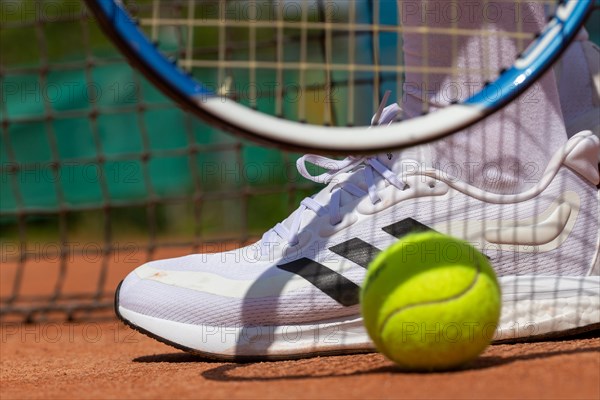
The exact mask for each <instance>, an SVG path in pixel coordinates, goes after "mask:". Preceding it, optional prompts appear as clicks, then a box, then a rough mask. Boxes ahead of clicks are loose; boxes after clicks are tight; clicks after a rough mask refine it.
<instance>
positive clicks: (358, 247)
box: [277, 218, 432, 307]
mask: <svg viewBox="0 0 600 400" xmlns="http://www.w3.org/2000/svg"><path fill="white" fill-rule="evenodd" d="M382 229H383V231H384V232H386V233H389V234H390V235H392V236H394V237H396V238H397V239H400V238H401V237H403V236H406V235H408V234H409V233H415V232H424V231H429V230H432V229H431V228H430V227H428V226H426V225H423V224H422V223H420V222H419V221H416V220H414V219H412V218H406V219H403V220H402V221H399V222H395V223H393V224H391V225H388V226H385V227H383V228H382ZM329 250H331V251H332V252H334V253H335V254H337V255H339V256H341V257H343V258H345V259H347V260H349V261H352V262H354V263H356V264H358V265H360V266H361V267H363V268H367V266H368V265H369V263H370V262H371V261H373V260H374V259H375V257H376V256H377V255H378V254H379V253H380V252H381V250H380V249H378V248H377V247H375V246H373V245H371V244H369V243H367V242H365V241H363V240H361V239H359V238H352V239H350V240H347V241H345V242H343V243H340V244H337V245H335V246H332V247H330V248H329ZM277 268H280V269H282V270H284V271H288V272H291V273H293V274H296V275H299V276H301V277H303V278H304V279H306V280H307V281H309V282H310V283H312V284H313V285H315V286H316V287H317V288H318V289H319V290H321V291H322V292H323V293H325V294H326V295H328V296H329V297H331V298H332V299H333V300H335V301H337V302H338V303H340V304H341V305H343V306H346V307H349V306H353V305H356V304H358V303H359V293H360V287H359V286H358V285H357V284H356V283H354V282H352V281H351V280H349V279H347V278H345V277H344V276H343V275H341V274H339V273H337V272H335V271H333V270H331V269H329V268H327V267H326V266H324V265H322V264H320V263H318V262H316V261H314V260H311V259H309V258H306V257H303V258H299V259H297V260H294V261H292V262H289V263H286V264H282V265H278V266H277Z"/></svg>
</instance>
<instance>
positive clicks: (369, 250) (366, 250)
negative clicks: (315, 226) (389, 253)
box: [329, 238, 381, 268]
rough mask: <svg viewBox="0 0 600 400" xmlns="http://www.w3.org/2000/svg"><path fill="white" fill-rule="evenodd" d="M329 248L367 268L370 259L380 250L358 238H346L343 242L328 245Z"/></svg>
mask: <svg viewBox="0 0 600 400" xmlns="http://www.w3.org/2000/svg"><path fill="white" fill-rule="evenodd" d="M329 250H331V251H333V252H334V253H335V254H337V255H339V256H341V257H344V258H346V259H348V260H350V261H352V262H354V263H356V264H358V265H360V266H361V267H363V268H367V267H368V266H369V264H370V263H371V261H373V260H374V259H375V257H377V255H378V254H379V253H381V250H379V249H378V248H377V247H375V246H373V245H371V244H369V243H367V242H365V241H362V240H360V239H359V238H353V239H350V240H347V241H345V242H344V243H340V244H337V245H335V246H333V247H330V248H329Z"/></svg>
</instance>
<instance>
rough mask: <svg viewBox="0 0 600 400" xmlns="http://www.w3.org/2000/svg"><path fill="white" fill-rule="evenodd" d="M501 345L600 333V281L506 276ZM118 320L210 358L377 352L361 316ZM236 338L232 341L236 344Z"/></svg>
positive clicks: (128, 316) (122, 311)
mask: <svg viewBox="0 0 600 400" xmlns="http://www.w3.org/2000/svg"><path fill="white" fill-rule="evenodd" d="M499 280H500V285H501V287H502V294H503V296H502V297H503V299H502V304H503V305H502V316H501V319H500V324H499V326H498V327H497V329H496V331H495V334H494V336H493V341H494V342H498V343H506V342H521V341H536V340H544V339H549V338H558V337H564V336H568V335H574V334H579V333H583V332H587V331H593V330H598V329H600V276H589V277H552V276H547V277H542V276H507V277H501V278H500V279H499ZM120 288H121V284H119V287H118V288H117V291H116V294H115V312H116V314H117V316H118V317H119V318H120V319H121V320H122V321H123V322H124V323H125V324H127V325H128V326H130V327H131V328H133V329H134V330H136V331H138V332H141V333H143V334H145V335H147V336H149V337H151V338H153V339H156V340H158V341H160V342H162V343H165V344H167V345H170V346H173V347H175V348H177V349H180V350H183V351H186V352H189V353H192V354H196V355H199V356H202V357H205V358H210V359H215V360H221V361H237V362H244V361H246V362H250V361H260V360H284V359H285V360H289V359H298V358H308V357H314V356H327V355H341V354H356V353H368V352H372V351H374V346H373V343H372V342H371V340H370V339H369V337H368V335H367V333H366V331H365V329H364V326H363V323H362V318H361V317H360V316H351V317H347V319H344V320H339V319H338V320H333V321H325V322H320V323H314V324H305V325H302V324H301V325H282V326H272V327H266V326H263V327H257V326H249V327H213V326H201V325H191V324H184V323H181V322H175V321H168V320H163V319H159V318H155V317H150V316H147V315H143V314H140V313H137V312H134V311H131V310H127V309H126V308H124V307H121V306H119V305H118V304H119V291H120ZM232 339H233V340H232Z"/></svg>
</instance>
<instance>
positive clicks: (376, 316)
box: [361, 232, 501, 370]
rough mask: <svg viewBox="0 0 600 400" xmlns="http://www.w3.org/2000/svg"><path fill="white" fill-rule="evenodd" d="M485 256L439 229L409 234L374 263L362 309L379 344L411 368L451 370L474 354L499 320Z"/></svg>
mask: <svg viewBox="0 0 600 400" xmlns="http://www.w3.org/2000/svg"><path fill="white" fill-rule="evenodd" d="M500 305H501V302H500V288H499V287H498V282H497V280H496V276H495V274H494V271H493V269H492V267H491V266H490V264H489V262H488V260H487V258H486V257H485V256H484V255H483V254H481V253H480V252H479V251H478V250H477V249H475V248H474V247H473V246H471V245H469V244H468V243H466V242H464V241H461V240H457V239H454V238H451V237H449V236H445V235H442V234H439V233H437V232H424V233H416V234H410V235H407V236H405V237H404V238H403V239H401V240H400V241H398V242H397V243H395V244H394V245H392V246H391V247H390V248H388V249H387V250H385V251H383V252H382V253H381V254H379V255H378V256H377V257H376V258H375V260H373V262H372V263H371V265H370V266H369V269H368V271H367V276H366V279H365V282H364V284H363V287H362V289H361V311H362V315H363V319H364V324H365V326H366V329H367V331H368V333H369V335H370V336H371V339H372V340H373V342H374V343H375V346H376V347H377V349H378V350H379V351H380V352H382V353H383V354H385V355H386V356H387V357H388V358H390V359H391V360H393V361H395V362H396V363H397V364H398V365H400V366H401V367H403V368H405V369H409V370H445V369H452V368H456V367H459V366H461V365H462V364H464V363H466V362H468V361H470V360H472V359H474V358H476V357H477V356H478V355H479V354H480V353H481V352H482V351H483V350H484V349H485V348H486V347H487V346H488V345H489V343H490V342H491V339H492V336H493V335H494V332H495V329H496V326H497V324H498V319H499V317H500Z"/></svg>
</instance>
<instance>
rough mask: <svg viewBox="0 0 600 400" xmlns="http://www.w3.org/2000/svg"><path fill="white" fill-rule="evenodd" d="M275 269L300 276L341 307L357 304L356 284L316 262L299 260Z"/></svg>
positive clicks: (306, 259)
mask: <svg viewBox="0 0 600 400" xmlns="http://www.w3.org/2000/svg"><path fill="white" fill-rule="evenodd" d="M277 268H280V269H282V270H284V271H288V272H291V273H293V274H296V275H300V276H301V277H303V278H304V279H306V280H307V281H309V282H310V283H312V284H313V285H315V286H316V287H317V288H318V289H319V290H321V291H322V292H323V293H325V294H326V295H328V296H329V297H331V298H332V299H333V300H335V301H337V302H338V303H340V304H341V305H343V306H346V307H349V306H353V305H356V304H358V303H359V292H360V287H359V286H358V285H357V284H356V283H354V282H352V281H351V280H349V279H348V278H346V277H344V276H342V275H340V274H339V273H337V272H335V271H332V270H330V269H329V268H327V267H326V266H324V265H322V264H319V263H318V262H316V261H313V260H311V259H308V258H300V259H298V260H294V261H292V262H289V263H287V264H282V265H278V266H277Z"/></svg>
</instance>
